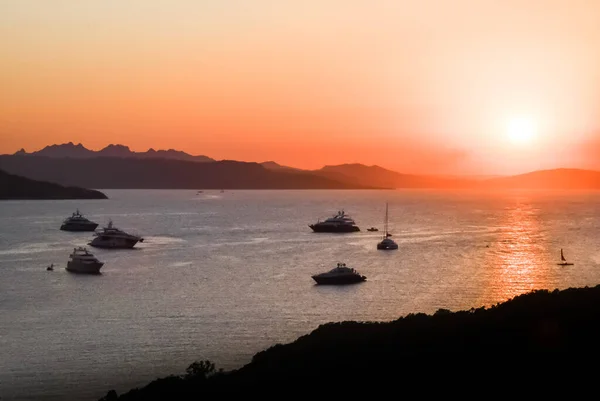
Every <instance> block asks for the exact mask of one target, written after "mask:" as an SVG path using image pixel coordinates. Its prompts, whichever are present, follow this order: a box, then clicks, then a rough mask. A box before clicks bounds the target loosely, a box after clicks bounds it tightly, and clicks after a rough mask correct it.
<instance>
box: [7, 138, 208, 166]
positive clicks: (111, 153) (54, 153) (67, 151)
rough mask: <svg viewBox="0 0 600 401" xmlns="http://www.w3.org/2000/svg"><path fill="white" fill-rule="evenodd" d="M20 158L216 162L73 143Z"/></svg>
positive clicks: (178, 153) (182, 154)
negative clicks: (116, 158)
mask: <svg viewBox="0 0 600 401" xmlns="http://www.w3.org/2000/svg"><path fill="white" fill-rule="evenodd" d="M15 155H18V156H26V155H31V156H46V157H54V158H63V157H69V158H92V157H122V158H138V159H157V158H158V159H172V160H185V161H195V162H210V161H214V159H211V158H210V157H207V156H192V155H190V154H187V153H185V152H182V151H179V150H173V149H169V150H154V149H149V150H148V151H147V152H133V151H131V150H130V149H129V147H128V146H124V145H108V146H107V147H105V148H104V149H101V150H98V151H94V150H89V149H87V148H86V147H85V146H83V145H82V144H80V143H79V144H77V145H75V144H73V142H69V143H65V144H62V145H49V146H46V147H45V148H43V149H41V150H38V151H36V152H32V153H27V152H26V151H25V150H24V149H21V150H20V151H18V152H16V153H15Z"/></svg>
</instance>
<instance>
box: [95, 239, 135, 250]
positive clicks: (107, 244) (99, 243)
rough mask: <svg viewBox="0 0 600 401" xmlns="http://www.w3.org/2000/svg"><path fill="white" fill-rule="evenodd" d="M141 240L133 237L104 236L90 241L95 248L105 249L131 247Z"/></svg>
mask: <svg viewBox="0 0 600 401" xmlns="http://www.w3.org/2000/svg"><path fill="white" fill-rule="evenodd" d="M138 242H140V240H138V239H132V238H103V237H96V238H94V239H93V240H92V242H90V243H89V245H90V246H93V247H95V248H105V249H131V248H133V247H134V246H135V245H136V244H137V243H138Z"/></svg>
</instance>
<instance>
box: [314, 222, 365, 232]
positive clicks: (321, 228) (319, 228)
mask: <svg viewBox="0 0 600 401" xmlns="http://www.w3.org/2000/svg"><path fill="white" fill-rule="evenodd" d="M309 227H310V228H311V229H312V230H313V231H314V232H316V233H354V232H357V231H360V228H359V227H357V226H349V225H339V226H334V225H320V224H311V225H309Z"/></svg>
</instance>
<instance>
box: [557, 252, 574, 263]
mask: <svg viewBox="0 0 600 401" xmlns="http://www.w3.org/2000/svg"><path fill="white" fill-rule="evenodd" d="M557 265H559V266H573V263H570V262H567V259H565V254H564V253H563V250H562V248H560V263H557Z"/></svg>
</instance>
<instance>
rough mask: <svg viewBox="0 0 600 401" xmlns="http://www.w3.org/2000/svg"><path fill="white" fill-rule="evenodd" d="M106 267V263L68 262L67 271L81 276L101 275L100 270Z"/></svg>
mask: <svg viewBox="0 0 600 401" xmlns="http://www.w3.org/2000/svg"><path fill="white" fill-rule="evenodd" d="M102 266H104V263H102V262H99V263H81V262H71V261H69V262H67V267H66V270H67V271H68V272H71V273H79V274H100V268H101V267H102Z"/></svg>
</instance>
